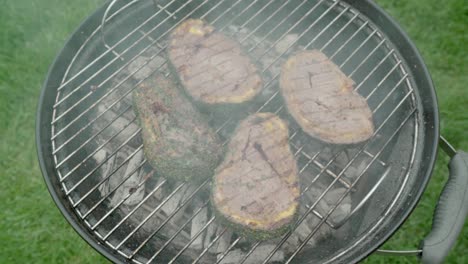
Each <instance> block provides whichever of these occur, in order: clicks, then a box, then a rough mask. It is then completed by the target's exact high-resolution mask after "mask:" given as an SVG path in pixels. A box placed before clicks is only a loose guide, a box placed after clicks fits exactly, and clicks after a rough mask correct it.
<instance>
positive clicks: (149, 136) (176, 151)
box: [133, 75, 222, 180]
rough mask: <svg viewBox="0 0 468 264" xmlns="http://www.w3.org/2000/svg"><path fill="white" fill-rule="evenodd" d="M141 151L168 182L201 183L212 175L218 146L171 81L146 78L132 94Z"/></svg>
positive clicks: (161, 78)
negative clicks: (140, 133)
mask: <svg viewBox="0 0 468 264" xmlns="http://www.w3.org/2000/svg"><path fill="white" fill-rule="evenodd" d="M133 105H134V109H135V112H136V113H137V116H138V119H139V121H140V126H141V128H142V137H143V149H144V153H145V155H146V158H147V159H148V162H149V163H150V164H151V165H152V166H153V167H154V169H155V170H156V172H158V173H160V174H161V175H162V176H164V177H166V178H169V179H176V180H189V179H191V180H201V179H204V178H206V177H210V176H212V175H213V172H214V169H215V168H216V166H217V165H218V164H219V163H218V162H219V161H220V158H221V156H222V150H221V149H222V148H221V142H220V139H219V138H218V136H217V134H216V133H215V132H214V131H213V130H212V129H211V128H210V127H209V126H208V123H207V122H206V121H205V120H204V118H203V116H202V115H201V114H200V113H199V112H198V111H197V110H196V109H195V108H194V107H193V105H192V104H191V103H190V102H189V100H188V98H186V97H185V95H183V93H182V92H181V91H179V90H178V89H177V88H176V86H175V83H174V81H173V80H171V79H166V78H165V77H163V76H161V75H158V76H156V77H155V78H148V79H147V80H146V81H145V82H143V83H142V84H141V85H140V86H139V87H138V88H137V89H136V90H135V91H134V92H133Z"/></svg>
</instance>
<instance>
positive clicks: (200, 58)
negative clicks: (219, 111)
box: [168, 19, 263, 105]
mask: <svg viewBox="0 0 468 264" xmlns="http://www.w3.org/2000/svg"><path fill="white" fill-rule="evenodd" d="M168 53H169V59H170V62H171V64H172V66H173V68H174V70H175V71H176V73H177V75H178V76H179V79H180V81H181V83H182V85H183V87H184V88H185V90H186V91H187V92H188V94H189V95H190V96H191V97H192V98H193V99H194V100H195V101H197V102H201V103H204V104H207V105H213V104H239V103H244V102H246V101H249V100H250V99H252V98H253V97H254V96H255V95H257V94H258V93H259V92H260V90H261V89H262V85H263V83H262V79H261V78H260V76H259V75H258V73H257V68H256V67H255V65H254V64H253V63H252V62H251V60H250V58H249V57H247V56H246V55H245V54H244V53H243V52H242V51H241V48H240V45H239V44H238V43H236V42H235V41H233V40H231V39H229V38H227V37H226V36H224V35H223V34H221V33H219V32H215V31H214V28H213V27H212V26H210V25H208V24H206V23H205V22H204V21H202V20H199V19H188V20H186V21H184V22H183V23H182V24H181V25H179V26H178V27H177V28H176V29H175V30H174V31H173V32H172V33H171V36H170V40H169V48H168Z"/></svg>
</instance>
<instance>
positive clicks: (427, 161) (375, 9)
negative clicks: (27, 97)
mask: <svg viewBox="0 0 468 264" xmlns="http://www.w3.org/2000/svg"><path fill="white" fill-rule="evenodd" d="M340 1H343V2H345V3H346V4H349V5H350V6H351V7H352V8H354V9H356V10H358V11H359V12H360V13H361V14H363V15H364V16H366V17H367V18H369V19H370V21H372V22H373V23H374V24H375V25H377V27H378V28H379V29H381V30H382V29H383V28H385V30H382V32H383V33H384V34H385V35H386V36H387V37H388V40H389V41H390V42H391V43H393V44H394V45H395V46H396V47H397V51H398V52H399V53H400V54H401V55H402V56H401V57H402V58H403V59H404V61H405V62H406V63H407V64H408V66H411V67H409V68H408V69H410V71H411V73H414V74H412V75H413V78H412V79H413V80H414V81H415V82H416V87H417V89H415V91H417V92H416V95H417V97H419V98H418V100H416V102H417V103H418V105H417V106H416V109H417V110H418V114H419V117H420V118H421V122H424V123H425V125H424V126H421V127H422V128H424V129H423V131H421V132H422V134H423V135H424V139H422V140H421V141H422V142H424V143H425V144H424V147H423V148H422V149H421V155H422V156H421V160H420V162H419V164H416V167H417V168H416V169H415V170H416V172H417V175H414V176H412V177H417V183H418V184H416V183H415V184H413V186H411V188H412V189H415V188H416V189H417V191H416V195H415V196H414V197H413V198H412V199H411V201H410V203H409V204H408V205H404V206H403V207H406V209H404V210H403V213H402V214H401V215H402V216H400V217H399V220H398V221H395V222H394V223H392V224H391V227H390V228H388V229H387V230H385V233H384V234H383V235H382V236H380V237H379V239H378V240H377V242H376V243H375V244H374V245H373V246H371V247H368V248H366V249H364V250H363V249H362V247H361V249H357V250H356V248H355V249H354V250H351V251H349V252H347V253H345V254H344V255H348V257H351V258H352V259H354V260H360V259H363V258H365V257H367V256H368V255H369V254H371V253H372V252H373V251H375V250H376V249H377V248H378V247H380V246H381V245H382V244H383V243H384V242H385V241H386V240H388V238H389V237H390V236H391V235H393V234H394V233H395V232H396V230H397V229H399V228H400V226H401V225H402V224H403V223H404V221H405V220H406V219H407V218H408V216H409V215H410V214H411V213H412V211H413V210H414V208H415V207H416V205H417V204H418V202H419V200H420V198H421V196H422V193H423V192H424V191H425V189H426V186H427V184H428V182H429V179H430V177H431V174H432V171H433V168H434V165H435V160H436V158H437V149H438V147H437V146H438V139H439V112H438V104H437V97H436V92H435V88H434V85H433V82H432V79H431V77H430V74H429V71H428V69H427V67H426V65H425V64H424V61H423V59H422V57H421V55H420V53H419V51H418V50H417V48H416V46H415V45H414V43H412V42H411V40H410V39H409V37H408V36H407V34H406V33H405V32H404V31H403V29H402V28H401V26H399V25H398V24H397V23H396V21H394V20H393V18H391V17H390V16H389V15H388V14H387V13H386V12H385V11H384V10H383V9H382V8H381V7H379V6H378V5H377V4H376V3H374V2H372V1H371V0H365V1H356V0H340ZM107 6H108V3H105V4H104V5H103V6H101V7H100V8H98V9H97V10H95V11H94V13H92V14H91V15H90V16H88V17H87V18H86V19H84V21H83V22H82V23H81V24H80V25H79V26H78V27H77V29H76V30H75V31H74V32H73V33H72V34H71V36H70V37H69V38H68V40H67V41H66V42H65V44H64V46H63V48H62V50H61V51H59V52H58V53H57V55H56V57H55V59H54V61H53V63H52V64H51V66H50V67H49V71H48V74H47V77H46V79H45V81H44V84H43V88H42V91H41V95H40V98H39V102H38V107H37V114H36V148H37V154H38V160H39V164H40V168H41V172H42V174H43V176H44V181H45V182H46V185H47V187H48V191H49V193H50V195H51V196H52V198H53V200H54V202H55V203H56V205H57V207H58V208H59V209H60V211H61V213H62V215H64V217H65V218H66V219H67V221H68V222H69V223H70V224H71V225H72V226H73V229H74V230H75V232H77V233H78V234H79V235H80V236H81V237H82V238H83V239H84V240H85V241H86V242H87V243H88V244H90V245H91V246H92V247H93V248H95V249H96V250H97V251H98V252H100V253H101V254H102V255H103V256H104V257H106V258H107V259H109V260H111V261H113V262H122V263H124V262H126V259H125V258H124V257H123V256H122V255H120V254H118V253H117V252H116V251H115V250H112V249H111V248H109V247H106V246H105V245H103V244H102V243H100V242H99V238H98V237H97V236H96V235H95V234H94V233H92V232H91V231H89V230H88V229H86V228H83V222H82V220H81V219H80V218H79V216H78V215H76V213H72V212H74V210H72V208H71V206H70V204H69V203H67V202H65V201H68V199H67V197H66V196H65V194H64V192H62V191H60V190H61V185H60V183H59V182H58V177H57V176H58V175H57V172H56V171H55V170H54V168H55V166H54V161H53V155H48V154H50V153H52V142H51V141H50V140H49V139H50V136H51V130H50V127H49V125H50V121H51V120H52V111H53V110H52V109H50V106H51V105H53V104H54V99H55V96H54V95H56V94H57V91H56V89H55V88H56V86H53V85H49V83H55V82H56V79H59V77H61V76H63V74H64V72H65V70H64V69H63V67H61V66H62V65H64V62H65V63H68V62H69V61H70V60H71V59H72V58H73V55H74V53H75V52H76V51H77V50H78V49H79V47H80V46H81V45H82V44H83V42H84V41H86V38H87V37H88V36H89V34H91V33H92V32H93V30H94V28H93V27H92V26H93V25H96V23H100V19H101V18H102V15H103V14H104V12H105V8H106V7H107ZM382 25H384V26H382ZM90 26H91V27H90ZM395 39H398V42H396V41H395ZM58 82H60V80H58ZM47 107H49V108H47ZM413 173H414V172H413ZM414 174H416V173H414ZM51 176H55V177H51ZM398 209H399V211H402V210H401V209H402V206H400V208H398ZM383 226H385V224H381V226H379V228H377V230H376V231H375V232H382V231H381V229H382V227H383Z"/></svg>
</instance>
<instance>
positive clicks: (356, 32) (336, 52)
mask: <svg viewBox="0 0 468 264" xmlns="http://www.w3.org/2000/svg"><path fill="white" fill-rule="evenodd" d="M368 23H369V22H368V21H366V22H364V24H362V25H361V26H360V27H359V28H358V29H357V30H356V31H355V32H354V33H353V34H352V35H351V36H350V37H349V38H348V39H347V40H346V41H345V42H344V43H343V44H342V45H341V46H340V47H339V48H338V49H337V50H336V51H335V52H334V53H333V55H331V56H330V59H333V58H334V57H335V56H336V54H338V53H339V52H340V51H341V50H342V49H343V48H344V47H346V45H348V43H349V42H350V41H351V40H352V39H353V38H354V37H355V36H356V35H357V34H358V33H359V32H361V30H362V29H363V28H365V27H366V26H367V24H368Z"/></svg>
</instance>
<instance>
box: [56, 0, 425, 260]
mask: <svg viewBox="0 0 468 264" xmlns="http://www.w3.org/2000/svg"><path fill="white" fill-rule="evenodd" d="M142 2H145V1H132V2H129V3H127V4H125V5H122V6H120V7H119V8H118V9H117V10H116V11H114V12H113V13H112V14H110V15H109V16H108V17H107V18H105V19H104V21H103V22H104V23H103V24H102V25H101V26H100V27H98V28H96V30H95V31H94V32H93V34H92V35H91V36H90V37H89V38H88V39H87V40H86V41H85V43H84V44H83V45H82V46H81V48H80V49H79V51H78V52H77V53H76V55H75V57H74V59H73V60H72V62H71V64H70V66H69V68H68V69H67V71H66V74H65V76H64V78H63V80H62V84H61V85H60V87H58V88H57V91H58V92H57V98H56V103H55V104H54V111H53V121H52V138H51V141H52V146H53V153H52V154H53V155H54V160H55V167H56V170H57V172H58V175H59V177H60V182H61V183H62V187H63V191H64V193H65V194H66V195H67V196H68V199H69V202H70V203H71V205H72V206H73V208H75V210H76V213H77V214H78V216H79V217H80V218H81V219H83V221H84V222H85V223H86V224H87V226H88V228H89V229H90V230H92V231H94V232H95V234H96V235H97V236H98V237H99V238H100V239H101V240H102V241H103V242H104V243H105V244H106V245H107V246H109V247H111V248H112V249H115V250H116V251H117V252H119V254H121V255H123V256H124V257H126V258H128V259H131V260H132V261H133V262H135V263H149V262H152V261H156V260H159V261H162V257H161V255H163V252H166V251H168V249H170V250H171V251H174V252H175V253H174V254H172V255H171V254H169V255H170V257H169V258H168V259H164V261H167V262H169V263H173V262H175V261H177V259H179V258H182V257H184V254H186V252H187V251H194V250H193V249H192V248H191V245H192V244H193V243H198V244H200V241H202V242H201V244H202V245H201V248H198V249H197V250H195V251H194V252H195V253H193V252H190V253H187V254H186V255H187V256H189V257H190V258H191V259H190V260H193V262H194V263H196V262H202V263H213V262H216V263H233V262H234V261H233V259H234V260H236V261H237V262H240V263H257V262H263V263H267V262H269V261H274V260H276V261H284V262H286V263H289V262H291V261H292V260H293V259H294V258H296V257H298V254H299V252H300V251H301V250H302V249H303V248H304V247H306V246H308V245H309V241H310V240H311V239H312V238H313V237H314V235H317V232H318V231H319V229H320V230H321V229H324V228H325V227H323V226H324V225H323V224H326V225H327V226H328V227H329V228H332V229H333V230H339V229H340V228H341V227H342V226H343V225H345V224H346V222H347V220H348V219H350V218H352V215H353V214H354V213H355V212H357V211H358V210H360V209H361V208H362V207H364V206H365V204H366V203H367V202H368V201H369V198H370V197H372V196H373V194H374V192H376V190H378V187H379V185H380V184H381V183H382V182H383V181H384V179H385V177H386V176H387V175H388V174H390V171H392V168H393V167H392V166H391V162H389V161H390V160H391V159H390V158H389V157H386V156H388V154H387V152H389V150H388V149H390V148H391V147H389V146H392V144H395V143H394V142H395V141H396V140H397V139H398V137H399V135H400V134H401V133H402V131H403V130H404V129H410V130H412V131H411V133H412V134H413V135H417V129H418V126H417V119H416V115H415V113H416V109H415V97H414V96H415V95H414V91H413V88H412V83H411V79H410V76H409V75H408V73H407V70H406V69H405V66H404V64H403V63H402V60H401V59H400V58H399V55H398V54H397V52H396V51H395V49H394V48H393V47H392V45H391V43H389V42H388V41H387V40H386V38H385V36H384V35H383V34H382V33H381V32H380V31H379V30H378V29H377V28H376V27H375V26H373V25H372V23H371V22H370V21H368V20H367V19H366V18H365V17H363V16H362V15H361V14H359V13H358V12H357V11H355V10H354V9H353V8H351V7H350V6H348V5H347V4H345V3H343V2H341V1H338V0H336V1H335V0H319V1H308V0H303V1H275V0H268V1H267V0H254V1H245V0H239V1H227V0H220V1H214V0H213V1H211V0H188V1H182V0H171V1H168V0H167V1H154V5H152V7H153V8H154V11H153V12H146V13H145V14H146V15H147V16H146V17H143V16H141V17H140V16H139V17H138V18H136V17H131V18H128V17H125V14H127V13H131V11H130V10H132V9H134V7H135V6H138V5H143V4H142ZM147 5H148V3H147ZM188 17H200V18H203V19H206V20H207V21H208V22H210V23H211V24H213V25H214V26H215V27H216V28H217V29H218V30H220V31H223V32H224V33H225V34H226V35H228V36H231V37H233V38H236V39H238V40H239V42H240V43H241V44H242V45H243V46H244V47H245V48H246V50H248V53H249V54H250V55H251V57H252V58H254V59H255V60H256V62H257V64H258V65H262V67H261V72H262V75H263V77H264V80H265V88H264V90H265V95H267V96H265V97H264V100H263V101H262V102H261V103H258V104H255V106H256V108H255V109H250V110H251V111H252V112H260V111H271V112H274V113H277V114H279V115H281V116H286V113H285V112H286V111H285V109H284V106H283V105H282V104H281V101H280V98H279V97H280V96H279V91H277V90H275V87H276V85H277V79H278V77H279V74H280V72H279V65H281V64H282V61H283V60H284V59H285V58H286V57H287V56H288V54H290V53H291V52H293V51H294V50H297V49H310V48H316V49H319V50H321V51H322V52H324V53H326V54H327V55H328V56H329V57H330V59H332V60H333V61H334V62H335V63H336V64H337V65H339V67H340V68H341V69H342V70H343V71H344V72H345V73H346V74H347V75H348V76H350V77H351V78H353V79H354V80H355V82H356V83H357V85H356V88H355V89H356V90H359V92H360V93H361V94H362V95H363V96H365V98H366V100H368V103H369V105H370V107H371V109H372V110H373V113H374V117H375V119H376V131H375V135H374V137H373V139H372V140H370V141H369V142H367V143H366V144H364V145H362V146H358V147H355V148H353V149H352V151H351V153H348V150H346V149H332V148H331V147H329V146H325V147H324V146H322V145H320V147H319V148H317V146H318V145H317V144H319V143H313V142H312V143H310V142H308V141H307V140H305V139H304V138H305V137H304V135H303V133H302V132H301V131H300V129H299V128H298V127H294V125H292V129H293V132H292V133H291V136H290V144H291V146H292V148H293V151H294V155H295V156H296V159H297V160H298V162H299V164H300V167H299V170H300V175H301V179H302V180H304V181H305V183H304V184H302V185H303V189H302V193H301V196H303V197H304V196H307V195H308V193H310V191H311V190H313V189H314V188H315V187H316V186H317V184H318V183H319V182H326V185H325V186H324V188H323V190H321V192H320V193H319V194H318V195H316V197H315V198H316V199H315V201H314V202H312V203H306V204H305V205H304V206H303V207H304V208H303V211H302V215H301V216H300V217H299V220H298V222H297V223H296V225H295V227H300V226H301V224H302V223H303V222H307V221H308V219H309V217H310V214H311V213H312V215H313V216H315V217H316V219H318V220H317V222H316V225H315V226H312V227H311V228H310V229H311V230H309V231H310V232H309V233H308V234H306V236H305V237H304V239H303V240H302V241H300V243H298V244H297V245H296V246H295V247H294V248H293V249H292V250H289V251H287V250H283V251H282V252H283V256H282V257H281V254H279V251H280V250H281V249H282V248H284V245H285V244H286V243H287V241H288V239H290V237H291V236H293V235H294V232H288V233H287V234H286V235H284V236H283V237H282V238H281V239H279V240H278V241H276V243H275V244H274V246H270V247H266V246H268V245H269V244H268V243H269V242H257V243H254V244H252V245H250V244H249V247H248V250H247V251H246V252H243V254H242V255H241V256H239V257H238V258H237V259H236V258H235V256H234V254H232V253H233V252H235V250H237V248H239V244H241V243H244V242H245V241H244V240H243V238H242V237H237V236H236V235H232V233H231V231H230V230H229V229H227V228H223V227H221V226H218V227H216V226H215V227H213V226H214V225H215V223H216V221H215V217H214V216H212V217H210V216H209V214H208V213H207V211H208V207H207V205H208V202H207V199H206V197H205V198H200V197H203V192H204V191H206V188H207V187H208V185H209V180H206V181H205V182H203V183H202V184H200V185H198V186H191V184H189V183H180V184H179V185H177V186H170V184H169V183H168V182H166V181H165V180H164V179H161V178H159V179H158V181H157V182H155V183H152V185H151V184H150V183H151V182H152V181H154V180H155V179H154V177H153V174H154V173H153V171H150V169H149V168H148V164H147V162H146V159H144V156H143V151H142V145H141V138H140V137H141V135H140V132H141V129H140V128H139V127H138V125H137V124H136V117H135V115H134V113H133V111H131V109H132V107H131V104H128V103H127V104H125V102H126V101H127V102H128V100H129V98H130V95H131V92H132V91H133V90H134V89H135V88H136V87H138V86H139V84H141V83H142V82H144V81H145V79H147V78H150V77H151V76H152V75H153V74H155V73H157V72H159V73H163V74H165V75H166V76H169V75H170V72H169V71H168V70H167V61H166V60H165V58H164V50H165V48H166V47H167V43H166V40H165V38H166V36H167V35H168V34H169V32H170V31H171V30H172V29H173V28H175V27H176V26H177V25H178V24H179V23H180V22H181V21H183V20H185V19H186V18H188ZM119 18H122V20H124V21H125V22H128V21H127V20H131V21H134V23H133V24H132V25H131V26H127V27H126V28H125V30H119V31H118V32H117V30H113V31H112V30H111V29H112V25H113V23H115V24H117V25H115V27H118V26H119V24H118V19H119ZM122 24H123V23H122ZM120 26H121V25H120ZM116 32H117V33H116ZM110 33H112V34H110ZM103 40H104V41H103ZM109 40H114V41H109ZM96 43H99V44H98V46H99V47H100V48H95V47H94V46H93V45H96ZM104 43H105V44H104ZM82 57H89V58H92V59H89V60H88V61H87V62H86V63H81V62H80V58H82ZM141 58H144V59H143V60H144V61H140V62H138V60H140V59H141ZM155 60H157V63H154V61H155ZM153 64H154V65H153ZM135 65H136V66H135ZM148 69H150V70H148ZM140 75H141V76H143V77H138V76H140ZM212 123H213V124H215V125H216V126H217V127H218V129H217V132H218V133H220V134H221V135H223V133H225V131H230V130H232V126H233V125H234V123H235V122H234V120H233V119H227V120H225V121H224V122H221V123H219V121H217V120H212ZM415 137H416V136H415ZM411 140H412V141H411V143H410V145H413V148H412V149H410V150H409V152H410V153H409V155H414V152H415V148H416V146H415V144H416V141H417V140H416V138H412V139H411ZM309 141H310V140H309ZM226 143H227V141H226V142H225V144H226ZM316 149H320V151H316ZM314 150H315V151H314ZM121 153H123V154H121ZM120 154H121V155H120ZM119 155H120V156H119ZM344 157H345V158H344ZM356 163H360V164H362V165H363V168H361V169H360V170H357V171H355V172H354V176H353V177H350V176H349V175H348V174H351V173H350V170H351V168H354V167H355V166H356ZM410 166H411V163H410V164H407V166H406V168H405V171H404V173H403V174H405V173H406V170H409V168H410ZM370 170H372V171H381V172H382V173H381V175H382V176H381V178H380V180H378V181H375V183H374V184H372V185H371V186H368V187H367V188H368V189H367V190H366V192H365V194H366V195H364V196H362V197H360V198H357V199H354V200H356V202H355V203H353V208H354V209H353V210H352V211H350V212H348V214H347V215H346V217H345V218H344V219H342V221H338V222H336V221H333V219H331V215H332V214H333V213H334V212H335V210H336V209H337V208H338V207H339V206H340V205H342V204H343V200H345V199H350V198H349V197H351V195H353V193H356V188H358V185H359V181H360V180H361V178H366V177H367V178H368V177H370V176H371V175H372V174H370V175H368V174H367V172H368V171H370ZM121 171H124V173H123V175H124V176H123V177H122V178H117V176H116V175H117V174H122V172H121ZM135 175H136V177H135ZM311 175H312V176H313V177H311ZM322 175H326V176H322ZM113 179H115V180H116V181H117V183H114V186H110V185H112V184H110V185H109V182H110V181H112V180H113ZM135 179H136V182H134V183H133V185H132V187H131V188H128V183H129V182H130V181H135ZM405 182H406V181H404V182H403V184H404V183H405ZM150 185H151V186H150ZM106 186H107V187H106ZM105 188H107V189H106V190H105V191H103V189H105ZM402 188H403V186H402V187H400V189H402ZM127 189H128V190H127ZM336 189H343V190H344V191H343V192H341V193H340V195H337V196H336V197H335V198H336V199H335V202H334V203H332V204H330V206H329V208H327V209H326V210H318V209H317V207H318V205H319V203H320V202H321V201H323V200H324V199H325V198H326V196H327V194H328V193H330V192H332V191H333V190H336ZM124 191H126V193H125V192H124ZM119 192H120V193H122V192H123V193H124V194H123V195H120V196H117V195H116V194H117V193H119ZM400 194H401V193H397V194H396V196H395V197H394V199H395V200H396V199H397V198H398V196H399V195H400ZM158 195H160V196H162V197H160V199H157V198H155V197H156V196H158ZM356 195H358V194H356ZM113 197H118V199H117V200H116V201H114V200H113ZM356 197H358V196H356ZM137 198H138V199H137ZM175 200H177V201H175ZM309 200H310V199H309ZM129 201H131V202H129ZM154 201H157V203H154ZM197 201H203V202H201V204H196V203H197ZM312 201H313V200H312ZM127 204H131V206H128V205H127ZM123 207H128V208H127V209H124V208H123ZM165 207H171V208H172V210H167V211H168V212H170V213H168V214H163V213H161V211H164V210H163V209H164V208H165ZM188 207H190V208H192V209H191V213H190V215H189V217H187V219H185V221H183V223H182V224H180V225H179V226H176V227H173V231H172V232H169V233H168V234H169V237H165V236H163V234H165V233H164V232H163V230H166V229H169V228H168V226H169V227H170V226H171V225H174V218H181V219H184V218H183V217H181V215H182V212H183V211H187V208H188ZM390 209H391V206H389V208H388V210H390ZM155 218H157V219H159V222H158V221H156V220H154V219H155ZM200 218H203V221H201V223H202V224H201V226H198V227H196V228H195V230H197V231H196V232H193V234H189V233H188V232H187V231H186V230H187V229H188V228H189V227H190V225H192V226H193V225H194V224H193V223H194V221H195V219H200ZM155 222H158V223H159V224H158V225H156V226H157V227H156V226H154V225H153V223H155ZM147 225H150V226H153V227H154V228H155V229H150V230H149V231H148V230H146V231H142V230H144V229H145V228H147V227H146V226H147ZM192 229H193V228H192ZM211 229H214V231H213V230H211ZM216 229H218V230H216ZM209 230H211V237H212V239H208V238H206V237H208V232H209ZM218 231H219V232H218ZM166 233H167V232H166ZM181 237H182V238H181ZM204 237H205V238H204ZM223 239H225V240H226V241H227V242H226V241H224V242H226V243H227V244H226V246H225V247H224V248H222V249H223V250H222V251H220V252H216V253H217V254H213V253H212V247H214V246H215V245H216V244H217V243H218V245H219V243H221V240H223ZM206 240H207V242H208V243H205V242H203V241H206ZM161 241H165V242H164V243H162V242H161ZM181 241H182V242H183V243H182V242H181ZM245 243H246V242H245ZM263 244H265V245H263ZM178 245H180V246H179V247H177V246H178ZM262 246H264V247H263V248H262ZM218 247H219V246H218ZM260 248H262V250H263V251H265V252H266V253H263V254H259V253H258V252H259V249H260ZM263 251H262V252H263ZM237 252H239V251H237ZM284 252H288V253H287V254H284ZM164 254H166V255H167V253H164ZM255 254H256V255H261V260H260V261H258V259H253V255H255ZM213 256H214V258H213ZM278 256H279V257H278ZM229 257H231V259H230V260H227V259H228V258H229ZM275 258H276V259H275ZM229 261H231V262H229ZM252 261H254V262H252Z"/></svg>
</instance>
